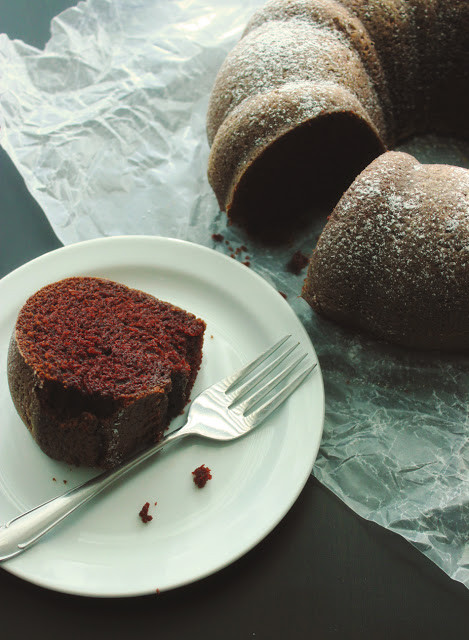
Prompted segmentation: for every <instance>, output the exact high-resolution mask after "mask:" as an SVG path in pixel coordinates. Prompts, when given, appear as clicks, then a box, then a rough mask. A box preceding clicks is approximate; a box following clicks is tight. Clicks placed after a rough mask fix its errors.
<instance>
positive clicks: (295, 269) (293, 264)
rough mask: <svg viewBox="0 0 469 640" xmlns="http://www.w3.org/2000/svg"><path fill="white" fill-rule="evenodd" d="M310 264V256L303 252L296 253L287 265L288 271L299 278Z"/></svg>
mask: <svg viewBox="0 0 469 640" xmlns="http://www.w3.org/2000/svg"><path fill="white" fill-rule="evenodd" d="M308 262H309V258H308V256H305V254H304V253H303V252H302V251H299V250H298V251H295V253H294V254H293V255H292V257H291V258H290V261H289V262H288V264H287V270H288V271H290V272H291V273H294V274H295V275H296V276H299V275H300V273H301V272H302V271H303V269H304V268H305V267H306V265H307V264H308Z"/></svg>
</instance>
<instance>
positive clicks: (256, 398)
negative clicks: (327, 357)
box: [224, 335, 317, 423]
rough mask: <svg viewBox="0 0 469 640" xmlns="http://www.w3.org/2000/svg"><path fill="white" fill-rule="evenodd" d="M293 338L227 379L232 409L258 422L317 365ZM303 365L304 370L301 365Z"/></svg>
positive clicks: (287, 339)
mask: <svg viewBox="0 0 469 640" xmlns="http://www.w3.org/2000/svg"><path fill="white" fill-rule="evenodd" d="M299 344H300V343H299V342H295V341H294V340H293V338H292V336H291V335H287V336H284V337H283V338H282V339H281V340H279V341H278V342H277V343H276V344H274V345H273V346H272V347H270V348H269V349H267V351H265V352H264V353H262V354H261V355H260V356H258V357H257V358H256V359H255V360H253V361H252V362H250V363H249V364H248V365H246V366H245V367H243V368H242V369H240V370H239V371H237V372H236V373H234V374H233V375H231V376H229V377H228V378H225V380H224V385H226V388H225V395H226V396H227V400H228V402H229V403H230V404H229V406H228V408H229V409H231V410H235V411H236V412H239V413H241V414H242V415H243V416H244V417H245V418H246V419H248V420H249V421H250V422H251V423H258V422H260V421H261V420H263V419H264V418H266V417H267V416H268V415H269V414H270V413H271V412H272V411H273V410H274V409H276V408H277V407H278V406H279V405H280V404H281V403H282V402H283V401H284V400H286V398H288V396H290V395H291V393H292V392H293V391H294V390H295V389H296V387H298V386H299V385H300V384H301V383H302V382H303V380H304V379H305V378H306V377H307V376H308V375H309V374H310V373H311V371H312V370H313V369H314V368H315V367H316V366H317V363H312V364H308V362H306V365H305V362H304V361H305V359H306V354H305V353H299V354H295V353H294V351H295V350H296V349H297V347H298V346H299ZM301 363H303V367H301V368H300V367H299V365H300V364H301Z"/></svg>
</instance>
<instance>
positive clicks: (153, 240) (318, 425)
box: [0, 235, 325, 598]
mask: <svg viewBox="0 0 469 640" xmlns="http://www.w3.org/2000/svg"><path fill="white" fill-rule="evenodd" d="M119 243H123V244H129V243H130V244H135V245H137V244H138V243H142V244H148V245H155V246H156V245H158V244H160V245H161V244H163V245H175V246H176V245H177V246H179V247H182V249H183V250H184V249H187V250H189V251H196V252H198V251H200V252H202V253H203V254H204V255H206V256H208V258H209V259H210V258H212V259H215V260H220V261H221V262H222V263H224V264H225V265H226V266H228V269H234V270H238V269H240V270H242V271H243V274H244V277H246V276H247V277H249V278H253V279H254V280H255V281H256V282H257V284H258V285H259V286H261V287H265V288H268V290H269V293H271V292H276V293H278V292H277V290H276V289H275V287H274V286H272V285H271V283H269V282H268V281H267V280H266V279H265V278H263V277H262V276H261V275H260V274H258V273H257V272H256V271H254V270H253V269H250V268H248V267H246V266H244V265H242V264H241V263H239V262H238V261H236V260H233V259H232V258H230V257H229V256H226V255H224V254H222V253H220V252H218V251H216V250H215V249H212V248H210V247H207V246H204V245H200V244H197V243H194V242H190V241H188V240H182V239H179V238H171V237H165V236H157V235H150V236H149V235H117V236H107V237H99V238H93V239H89V240H84V241H81V242H76V243H72V244H70V245H65V246H62V247H59V248H57V249H53V250H51V251H48V252H46V253H44V254H41V255H40V256H37V257H36V258H33V259H32V260H30V261H28V262H26V263H25V264H23V265H20V266H19V267H17V268H16V269H14V270H13V271H11V272H10V273H8V274H6V275H5V276H4V277H3V278H1V279H0V293H1V291H2V289H3V288H4V287H8V286H9V283H10V281H11V280H13V282H15V281H16V279H17V278H20V279H21V278H23V277H24V275H26V276H27V275H28V273H29V272H31V270H33V269H34V268H35V267H36V266H38V265H41V266H42V265H45V266H46V267H47V264H48V263H49V262H50V261H52V263H53V262H54V260H56V259H57V256H59V257H58V260H59V262H60V260H63V256H66V255H67V254H68V255H72V254H73V253H74V252H78V253H80V252H81V251H83V250H84V251H86V249H87V248H89V247H93V245H94V246H96V245H108V246H115V245H117V244H119ZM136 264H137V265H138V264H140V263H139V262H138V261H136ZM143 264H147V262H146V261H145V260H144V261H143ZM62 267H63V265H62ZM91 268H92V265H91ZM98 268H99V267H98ZM83 270H85V267H84V268H83ZM75 271H78V270H75V269H74V272H75ZM61 277H67V276H66V275H62V276H61ZM44 284H45V283H44ZM42 286H44V285H42ZM33 290H35V289H33ZM270 290H271V291H270ZM278 298H279V299H278V303H279V304H283V305H284V308H285V310H286V311H287V312H288V313H289V315H290V318H291V320H292V321H293V322H294V323H295V324H296V327H297V330H298V331H299V332H300V333H301V334H302V336H303V338H304V339H305V340H306V341H307V343H308V345H309V347H310V348H311V351H312V354H313V355H314V357H315V358H316V361H317V363H318V366H317V378H318V382H319V391H320V402H321V406H320V407H319V408H318V413H317V415H315V432H317V440H316V443H315V446H313V447H312V450H311V453H310V456H309V457H308V460H309V462H308V464H307V465H305V468H306V469H307V471H306V472H305V473H304V474H303V476H304V477H303V478H302V480H301V481H299V482H298V485H297V487H296V491H292V492H291V494H289V497H288V499H287V500H285V501H284V502H283V504H282V506H281V508H280V509H279V510H278V511H277V512H276V514H275V516H274V517H272V518H271V521H270V524H269V526H268V527H267V528H265V529H264V530H263V532H262V534H261V535H260V536H258V537H255V536H254V537H255V539H253V540H252V541H251V542H250V544H249V545H245V546H243V548H242V549H241V550H240V551H239V552H238V553H234V554H233V553H232V554H231V555H230V556H229V557H228V558H226V560H225V561H224V562H222V563H219V564H218V565H217V566H216V567H215V568H214V567H208V568H207V569H206V570H205V571H200V572H199V573H198V575H197V576H192V577H191V576H189V577H187V579H186V580H179V581H178V582H177V583H175V584H173V585H172V586H168V587H166V588H165V589H164V590H170V589H174V588H179V587H183V586H186V585H188V584H192V583H194V582H197V581H198V580H201V579H204V578H206V577H208V576H209V575H213V574H215V573H217V572H218V571H220V570H222V569H223V568H225V567H227V566H229V565H230V564H232V563H234V562H236V561H237V560H239V559H240V558H241V557H243V556H244V555H245V554H246V553H248V552H249V551H250V550H251V549H253V548H254V547H256V546H257V545H258V544H259V543H260V542H261V541H262V540H264V539H265V538H266V537H267V536H268V535H269V534H270V533H271V532H272V531H273V529H275V527H276V526H277V525H278V524H279V522H280V521H281V520H282V519H283V518H284V517H285V516H286V514H287V513H288V512H289V510H290V509H291V508H292V506H293V505H294V504H295V502H296V501H297V499H298V497H299V495H300V493H301V491H302V490H303V488H304V486H305V484H306V482H307V480H308V478H309V476H310V475H311V472H312V468H313V465H314V462H315V461H316V458H317V455H318V452H319V447H320V443H321V440H322V434H323V429H324V417H325V394H324V382H323V377H322V373H321V366H320V363H319V359H318V357H317V354H316V351H315V348H314V345H313V344H312V342H311V338H310V336H309V335H308V333H307V331H306V329H305V327H304V325H303V324H302V322H301V321H300V319H299V318H298V316H297V315H296V313H295V312H294V310H293V309H292V307H291V305H290V304H289V303H288V302H287V301H286V300H285V299H284V298H283V297H282V296H281V295H280V294H278ZM12 560H14V559H12ZM12 560H11V561H5V562H4V563H2V564H0V567H1V568H3V569H4V570H6V571H8V572H9V573H11V574H13V575H15V576H17V577H19V578H21V579H23V580H25V581H27V582H30V583H31V584H35V585H37V586H40V587H42V588H46V589H49V590H53V591H57V592H61V593H68V594H72V595H79V596H84V597H97V598H101V597H107V598H109V597H110V598H121V597H137V596H141V595H148V594H149V593H151V592H150V591H149V590H148V589H147V588H144V589H135V588H134V589H132V590H127V591H123V590H121V591H120V592H118V591H117V590H116V591H113V592H112V593H110V592H109V591H106V592H99V591H96V590H94V591H93V590H87V591H84V590H83V589H80V588H73V587H64V586H63V585H62V586H60V585H54V584H51V583H50V581H49V582H48V581H47V580H45V581H44V580H40V579H37V578H36V577H33V578H31V577H28V575H26V574H27V572H25V571H24V570H23V571H22V570H21V568H20V569H17V568H16V567H15V566H14V565H13V566H11V565H10V563H11V562H12Z"/></svg>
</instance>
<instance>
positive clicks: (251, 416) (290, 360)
mask: <svg viewBox="0 0 469 640" xmlns="http://www.w3.org/2000/svg"><path fill="white" fill-rule="evenodd" d="M298 345H299V343H293V344H292V339H291V336H289V335H287V336H285V337H284V338H282V339H281V340H280V341H279V342H277V343H276V344H274V345H273V346H272V347H270V349H267V351H265V352H264V353H262V354H261V355H260V356H258V357H257V358H255V360H253V361H252V362H250V363H249V364H247V365H246V366H245V367H243V368H242V369H240V370H239V371H237V372H236V373H233V374H232V375H230V376H228V377H227V378H224V379H223V380H221V381H220V382H217V383H216V384H214V385H212V386H211V387H209V388H208V389H206V390H205V391H204V392H202V393H201V394H200V395H199V396H197V398H196V399H195V400H194V401H193V402H192V404H191V407H190V411H189V414H188V418H187V422H186V423H185V424H184V426H182V427H181V428H180V429H178V430H177V431H174V432H173V433H170V434H169V435H168V436H167V437H166V438H164V439H163V440H161V441H160V442H159V443H158V444H156V445H154V446H153V447H151V448H149V449H146V450H145V451H143V452H141V453H138V454H137V455H135V456H134V457H133V458H131V459H130V460H128V461H127V462H124V463H123V464H122V465H120V466H119V467H117V468H115V469H111V470H109V471H105V472H104V473H101V474H99V475H98V476H96V477H95V478H92V479H91V480H88V481H87V482H85V483H84V484H82V485H80V486H78V487H75V488H74V489H71V490H70V491H67V492H66V493H64V494H63V495H61V496H58V497H57V498H52V500H49V501H48V502H45V503H43V504H41V505H39V506H38V507H35V508H34V509H31V510H30V511H27V512H26V513H23V514H22V515H19V516H17V517H16V518H13V519H12V520H10V521H9V522H7V523H6V524H5V525H4V526H3V527H0V560H7V559H8V558H13V557H14V556H16V555H18V554H19V553H21V552H22V551H24V550H25V549H27V548H28V547H31V546H32V545H33V544H34V543H35V542H37V541H38V540H39V538H40V537H41V536H43V535H44V534H45V533H47V532H48V531H50V530H51V529H52V528H53V527H55V526H56V525H57V524H58V523H59V522H61V521H62V520H63V519H64V518H66V517H67V516H68V515H69V514H70V513H72V512H73V511H75V509H77V508H78V507H80V506H81V505H83V504H85V503H86V502H88V501H89V500H91V499H92V498H94V497H95V496H97V495H98V494H99V493H101V491H103V490H104V489H105V488H106V487H109V486H110V485H111V484H113V483H114V482H116V481H117V480H118V479H119V478H122V476H124V475H125V474H127V473H128V472H129V471H131V470H132V469H134V468H135V467H137V466H138V465H140V464H141V463H142V462H144V461H145V460H147V459H148V458H150V457H151V456H153V455H154V454H155V453H156V452H157V451H159V450H160V449H162V448H163V447H165V446H166V445H168V444H170V443H172V442H176V440H181V439H182V438H185V437H187V436H191V435H197V436H201V437H204V438H211V439H213V440H233V439H235V438H239V437H240V436H242V435H244V434H246V433H248V432H249V431H251V430H252V429H254V428H255V427H257V426H258V425H259V424H261V422H263V421H264V420H265V419H266V418H267V416H269V415H270V414H271V413H272V411H274V410H275V409H276V408H277V407H278V406H279V405H280V404H282V402H284V401H285V400H286V399H287V398H288V397H289V396H290V395H291V394H292V393H293V391H294V390H295V389H296V388H297V387H298V386H299V385H300V384H301V383H302V382H303V380H304V379H305V378H306V377H307V376H308V375H309V374H310V373H311V371H312V370H313V369H314V368H315V367H316V364H317V363H312V364H306V366H305V364H304V360H305V359H306V354H302V355H299V356H297V357H295V358H294V357H293V356H292V355H291V354H292V353H293V351H294V350H295V349H296V348H297V347H298ZM301 363H303V366H302V367H301V368H300V367H299V365H300V364H301Z"/></svg>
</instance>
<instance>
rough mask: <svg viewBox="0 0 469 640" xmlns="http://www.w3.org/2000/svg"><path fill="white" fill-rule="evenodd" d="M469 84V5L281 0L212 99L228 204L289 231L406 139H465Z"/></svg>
mask: <svg viewBox="0 0 469 640" xmlns="http://www.w3.org/2000/svg"><path fill="white" fill-rule="evenodd" d="M468 80H469V2H468V1H467V0H453V1H451V2H445V1H444V0H271V1H270V2H268V3H267V4H266V5H265V6H264V7H263V8H261V9H260V10H259V11H257V13H255V15H254V16H253V17H252V19H251V21H250V22H249V24H248V25H247V28H246V30H245V32H244V35H243V37H242V39H241V41H240V42H239V43H238V45H237V46H236V47H235V48H234V50H233V51H232V52H231V53H230V54H229V55H228V57H227V59H226V61H225V62H224V64H223V65H222V67H221V69H220V71H219V73H218V76H217V78H216V81H215V85H214V88H213V91H212V95H211V98H210V103H209V108H208V118H207V130H208V137H209V142H210V144H211V152H210V157H209V167H208V176H209V181H210V183H211V185H212V187H213V190H214V192H215V194H216V196H217V199H218V202H219V205H220V208H221V210H223V211H227V213H228V215H229V217H230V219H231V220H232V221H234V222H237V223H239V224H241V225H242V226H244V227H246V228H247V230H248V231H249V232H251V233H252V234H256V233H260V234H265V233H266V232H268V231H269V230H271V231H272V234H273V235H275V234H276V231H279V232H280V233H281V234H283V236H284V235H285V233H284V231H285V227H289V226H291V224H292V221H295V220H296V221H298V223H301V222H302V221H303V220H304V219H306V218H307V216H308V212H310V210H311V207H312V206H317V205H318V204H319V203H322V204H324V205H326V206H329V207H330V208H332V206H333V205H334V204H335V203H336V202H337V200H338V199H339V198H340V196H341V195H342V193H343V192H344V191H345V189H346V188H347V187H348V186H349V185H350V183H351V182H352V180H353V179H354V178H355V177H356V176H357V175H358V173H359V172H360V171H361V170H362V169H364V168H365V167H366V166H367V165H368V164H369V163H370V162H371V160H373V159H374V158H375V157H376V156H378V155H379V154H380V153H382V152H383V151H384V150H386V149H387V148H390V147H393V146H394V145H395V144H396V143H397V142H399V141H401V140H403V139H404V138H406V137H408V136H410V135H413V134H416V133H420V132H424V131H432V132H436V133H443V134H449V133H453V134H456V135H458V136H467V135H468V134H469V118H467V114H468V113H469V91H468ZM309 215H310V213H309Z"/></svg>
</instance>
